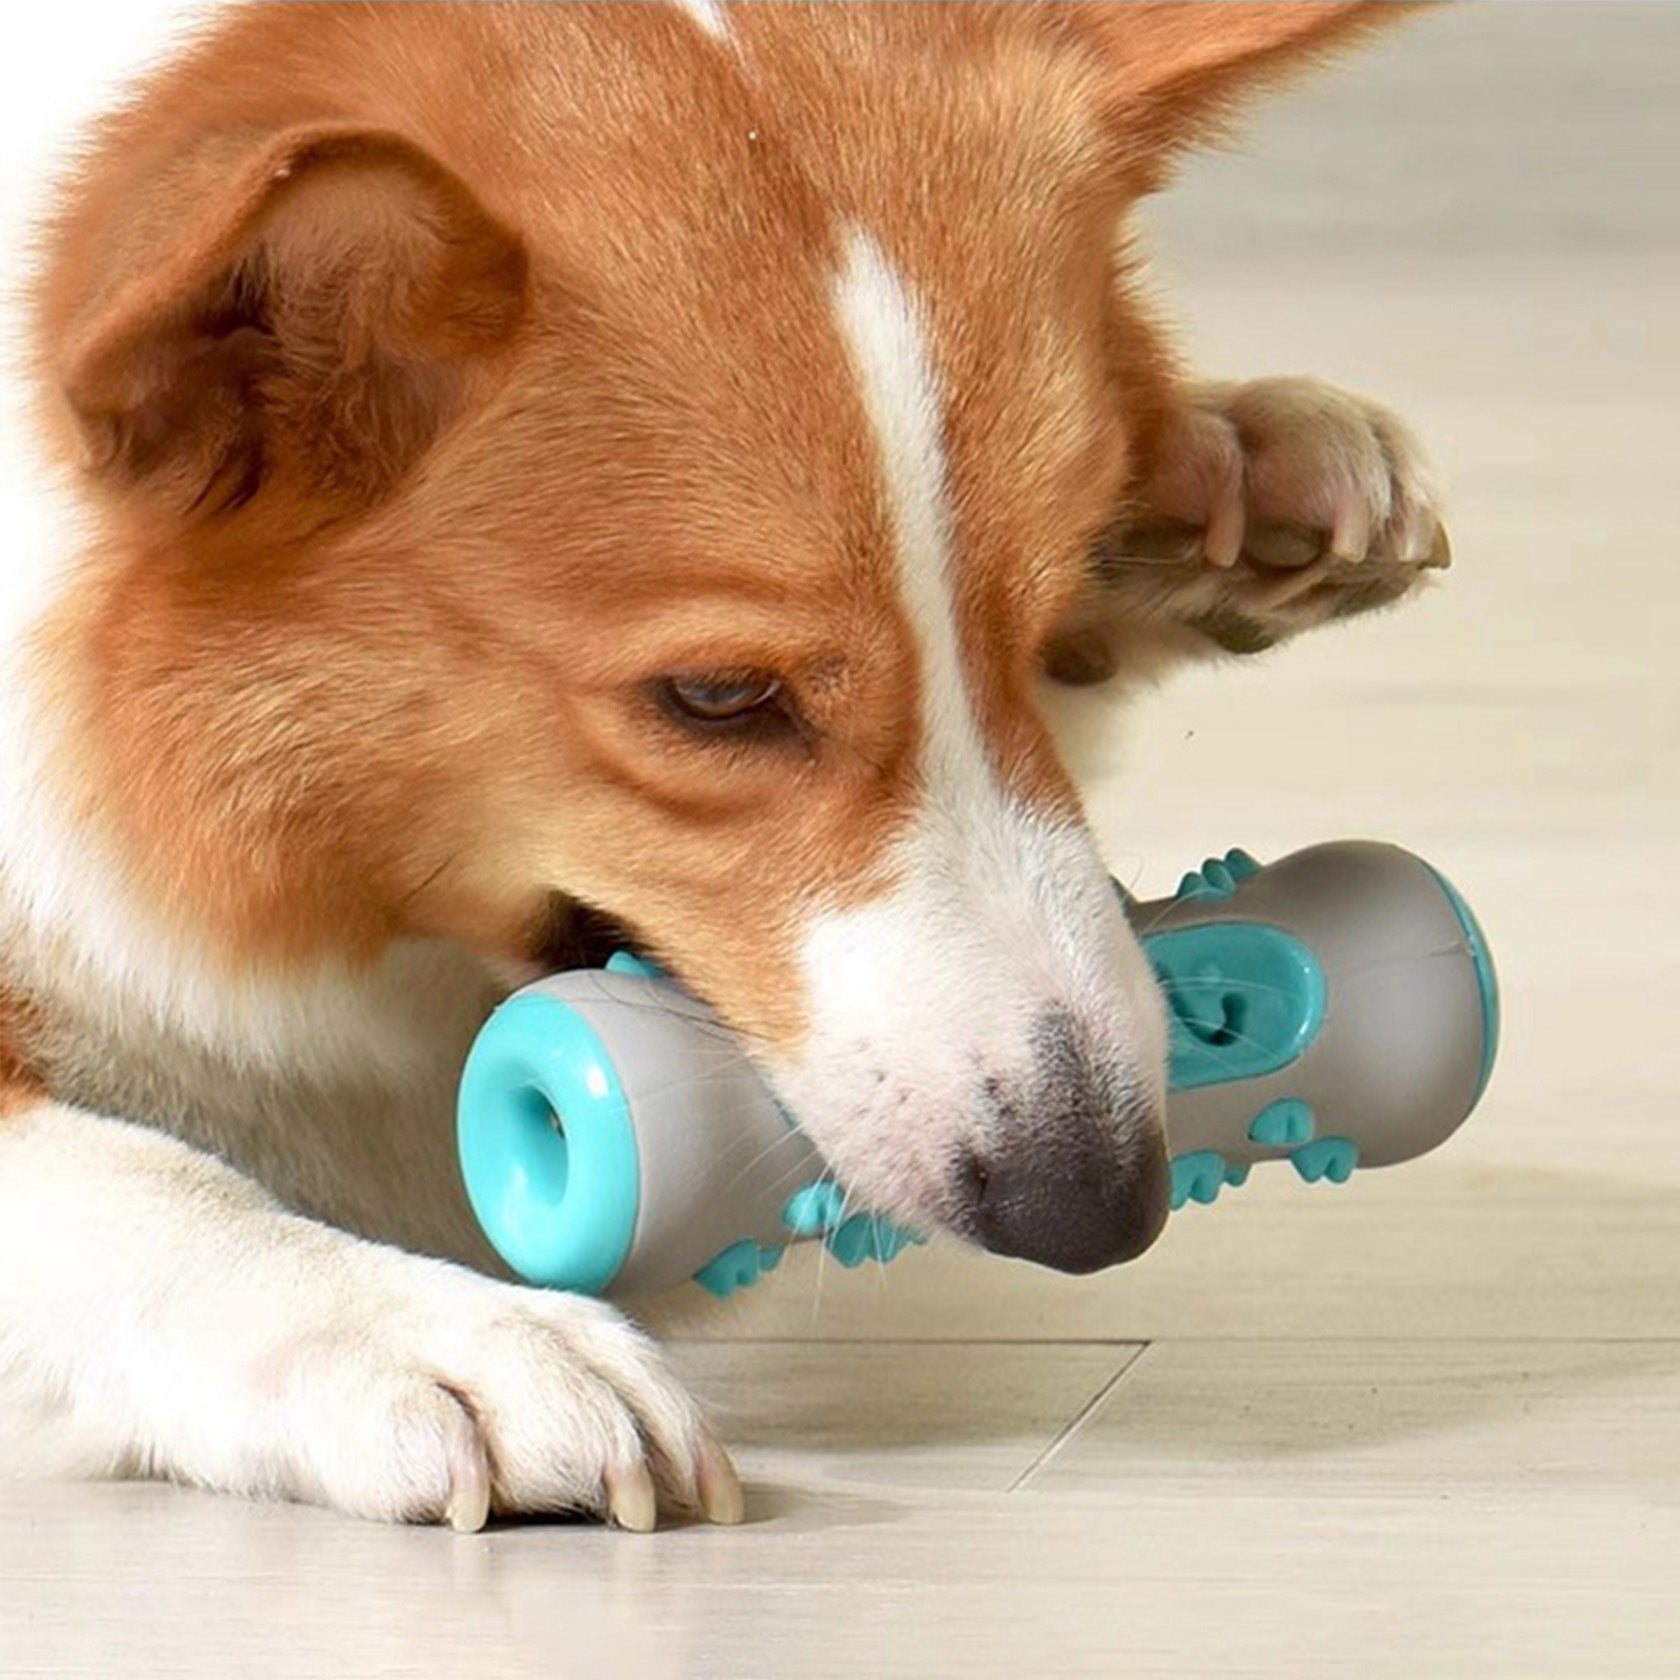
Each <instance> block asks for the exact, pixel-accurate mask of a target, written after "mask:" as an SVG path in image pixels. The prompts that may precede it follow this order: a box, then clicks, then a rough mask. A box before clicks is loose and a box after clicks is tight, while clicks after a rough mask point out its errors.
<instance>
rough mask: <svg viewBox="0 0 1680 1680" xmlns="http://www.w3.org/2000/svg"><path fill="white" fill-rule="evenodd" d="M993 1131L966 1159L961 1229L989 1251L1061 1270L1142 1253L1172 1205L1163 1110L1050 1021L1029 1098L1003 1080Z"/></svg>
mask: <svg viewBox="0 0 1680 1680" xmlns="http://www.w3.org/2000/svg"><path fill="white" fill-rule="evenodd" d="M991 1095H992V1098H993V1106H994V1109H995V1111H996V1112H995V1115H994V1120H995V1130H994V1135H993V1136H992V1137H991V1138H989V1139H988V1140H987V1141H986V1142H985V1143H983V1144H981V1145H979V1146H977V1147H975V1148H973V1149H971V1150H970V1151H969V1152H968V1153H967V1154H966V1155H965V1156H964V1157H963V1159H962V1160H961V1162H960V1163H959V1164H958V1167H957V1172H956V1181H955V1184H954V1192H955V1196H956V1199H957V1201H958V1203H959V1207H960V1212H959V1216H958V1222H959V1224H960V1226H961V1227H963V1228H964V1229H966V1230H967V1231H968V1232H969V1233H970V1234H971V1235H972V1236H973V1237H974V1238H975V1240H976V1241H978V1242H979V1243H980V1244H981V1245H982V1246H983V1247H985V1248H988V1249H990V1250H991V1251H992V1252H993V1253H995V1254H1007V1255H1013V1256H1015V1257H1017V1258H1019V1259H1022V1260H1031V1261H1034V1262H1036V1263H1037V1264H1038V1265H1041V1266H1050V1267H1053V1268H1054V1269H1055V1270H1057V1271H1061V1272H1094V1271H1099V1270H1101V1269H1102V1268H1103V1267H1105V1266H1114V1265H1118V1264H1119V1263H1120V1262H1122V1261H1125V1260H1132V1259H1135V1258H1136V1257H1137V1256H1138V1255H1140V1254H1142V1253H1143V1252H1144V1250H1145V1249H1147V1248H1148V1247H1149V1246H1150V1244H1151V1243H1153V1242H1154V1241H1155V1239H1156V1237H1158V1236H1159V1235H1160V1234H1161V1230H1162V1227H1163V1226H1164V1225H1165V1224H1166V1220H1167V1211H1168V1205H1169V1188H1168V1175H1167V1152H1166V1142H1165V1133H1164V1127H1163V1123H1162V1114H1161V1111H1160V1104H1159V1101H1158V1100H1157V1099H1155V1098H1154V1097H1152V1096H1150V1095H1149V1094H1147V1092H1146V1091H1144V1090H1142V1089H1139V1088H1138V1087H1137V1086H1135V1085H1131V1086H1124V1085H1121V1084H1120V1082H1118V1081H1117V1080H1116V1079H1115V1078H1113V1077H1112V1075H1109V1076H1105V1075H1104V1073H1103V1071H1102V1070H1099V1069H1094V1068H1093V1067H1092V1065H1091V1064H1090V1062H1089V1061H1088V1060H1087V1059H1086V1058H1085V1057H1084V1056H1082V1055H1080V1054H1078V1053H1077V1051H1076V1048H1075V1040H1074V1038H1073V1035H1072V1034H1071V1033H1070V1032H1069V1030H1068V1025H1067V1023H1066V1021H1065V1018H1062V1019H1059V1020H1056V1021H1055V1022H1053V1023H1052V1024H1049V1025H1048V1026H1047V1028H1046V1031H1045V1033H1044V1035H1043V1038H1042V1041H1041V1056H1040V1062H1039V1072H1038V1075H1037V1077H1035V1078H1034V1080H1033V1081H1032V1084H1031V1086H1030V1095H1029V1096H1027V1097H1026V1098H1024V1099H1022V1100H1012V1099H1010V1098H1009V1097H1008V1096H1007V1095H1006V1094H1005V1093H1004V1092H1003V1091H1002V1090H1000V1089H999V1088H998V1087H996V1086H995V1085H994V1086H993V1088H992V1092H991Z"/></svg>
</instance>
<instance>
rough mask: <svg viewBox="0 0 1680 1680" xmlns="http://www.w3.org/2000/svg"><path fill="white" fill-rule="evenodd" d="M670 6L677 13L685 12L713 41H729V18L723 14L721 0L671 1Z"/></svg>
mask: <svg viewBox="0 0 1680 1680" xmlns="http://www.w3.org/2000/svg"><path fill="white" fill-rule="evenodd" d="M672 4H673V5H674V6H676V7H677V9H678V10H679V11H683V12H686V13H687V14H688V15H689V17H691V18H692V19H693V20H694V21H695V23H697V24H698V25H699V26H700V27H701V28H702V29H703V30H705V32H706V33H707V34H708V35H710V36H711V37H712V38H713V39H714V40H717V41H728V40H730V39H731V36H730V32H729V18H728V16H727V14H726V13H725V12H724V9H723V5H722V0H672Z"/></svg>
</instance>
